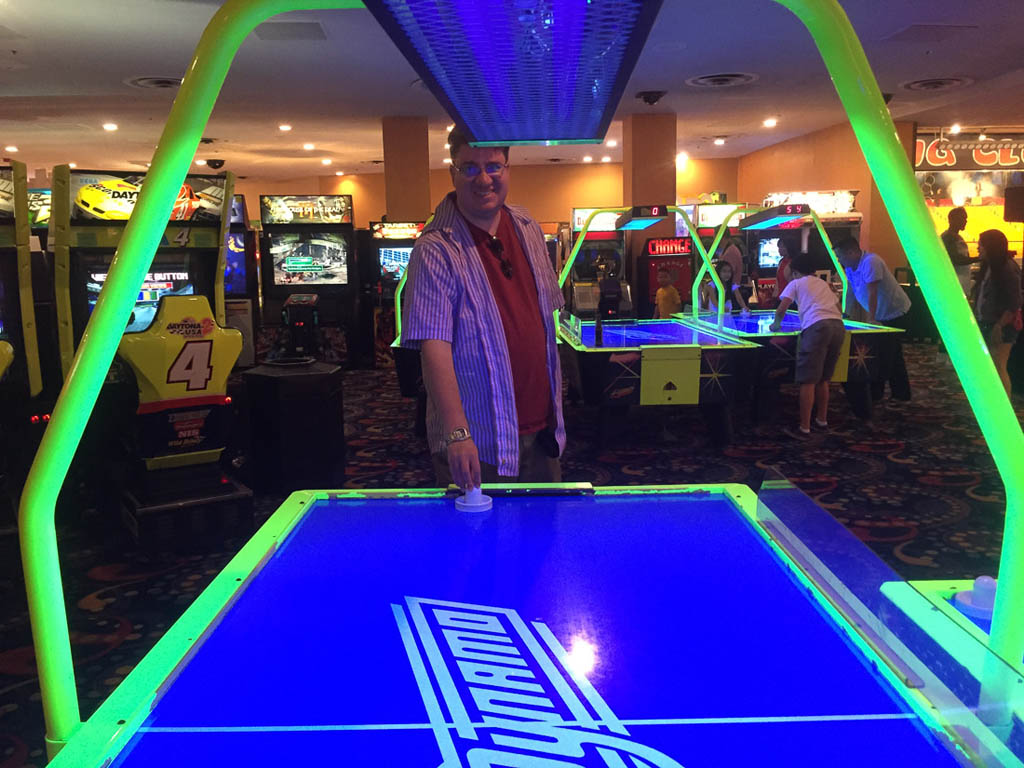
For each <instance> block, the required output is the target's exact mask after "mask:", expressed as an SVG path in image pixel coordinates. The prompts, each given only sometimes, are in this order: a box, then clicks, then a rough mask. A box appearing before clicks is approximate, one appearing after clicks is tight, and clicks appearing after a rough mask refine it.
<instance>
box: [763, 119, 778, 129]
mask: <svg viewBox="0 0 1024 768" xmlns="http://www.w3.org/2000/svg"><path fill="white" fill-rule="evenodd" d="M778 124H779V121H778V120H777V119H775V118H774V117H769V118H768V119H767V120H765V121H764V122H763V123H761V125H763V126H764V127H765V128H774V127H775V126H776V125H778Z"/></svg>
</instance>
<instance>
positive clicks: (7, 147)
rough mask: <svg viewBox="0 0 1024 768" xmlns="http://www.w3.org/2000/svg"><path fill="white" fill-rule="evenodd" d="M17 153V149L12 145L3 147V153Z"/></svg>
mask: <svg viewBox="0 0 1024 768" xmlns="http://www.w3.org/2000/svg"><path fill="white" fill-rule="evenodd" d="M17 151H18V148H17V147H16V146H14V145H13V144H8V145H7V146H6V147H4V152H17Z"/></svg>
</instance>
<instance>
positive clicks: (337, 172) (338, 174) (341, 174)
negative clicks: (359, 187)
mask: <svg viewBox="0 0 1024 768" xmlns="http://www.w3.org/2000/svg"><path fill="white" fill-rule="evenodd" d="M334 175H335V176H344V175H345V172H344V171H335V172H334Z"/></svg>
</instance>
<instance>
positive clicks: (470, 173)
mask: <svg viewBox="0 0 1024 768" xmlns="http://www.w3.org/2000/svg"><path fill="white" fill-rule="evenodd" d="M452 167H453V168H455V170H457V171H458V172H459V173H461V174H462V175H463V176H465V177H466V178H467V179H475V178H476V177H477V176H479V175H480V173H481V172H483V173H486V174H487V175H488V176H501V174H503V173H504V172H505V169H506V168H508V163H486V164H485V165H484V167H483V168H481V167H480V166H479V165H477V164H476V163H466V164H465V165H455V166H452Z"/></svg>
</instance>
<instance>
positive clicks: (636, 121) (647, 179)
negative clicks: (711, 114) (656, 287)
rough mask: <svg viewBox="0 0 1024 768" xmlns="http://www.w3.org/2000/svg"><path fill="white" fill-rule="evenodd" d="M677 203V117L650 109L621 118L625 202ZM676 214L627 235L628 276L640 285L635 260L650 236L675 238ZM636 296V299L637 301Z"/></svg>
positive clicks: (634, 289)
mask: <svg viewBox="0 0 1024 768" xmlns="http://www.w3.org/2000/svg"><path fill="white" fill-rule="evenodd" d="M675 202H676V116H675V115H674V114H658V113H655V114H651V113H649V112H645V113H641V114H637V115H628V116H626V118H625V119H623V121H622V204H623V205H654V204H656V203H665V204H668V205H675ZM674 234H675V217H674V216H670V217H669V218H668V219H666V220H665V221H660V222H658V223H657V224H654V225H652V226H650V227H648V228H647V229H642V230H637V231H636V232H631V233H629V234H627V236H626V248H627V253H628V256H629V258H628V261H627V267H626V278H627V279H628V280H629V282H630V284H631V285H632V288H633V291H634V292H637V291H638V290H639V288H640V284H639V278H640V276H639V274H638V273H637V270H636V260H637V258H639V257H640V255H641V253H642V252H643V247H644V244H645V243H646V242H647V238H649V237H672V236H673V235H674ZM637 298H638V297H637V296H634V301H636V300H637Z"/></svg>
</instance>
